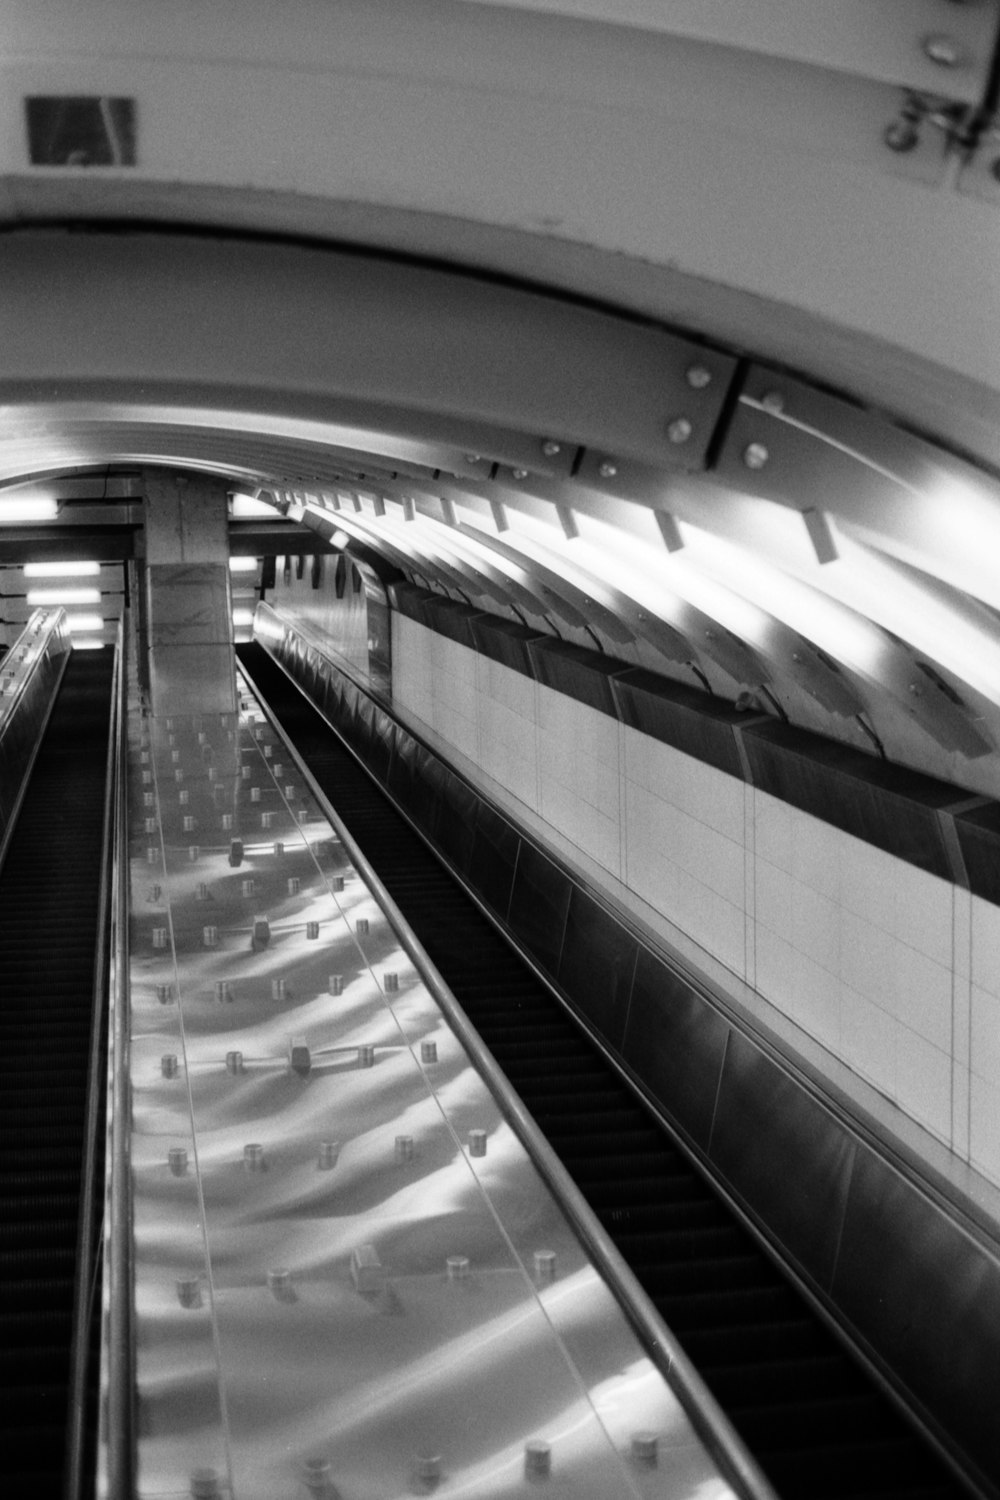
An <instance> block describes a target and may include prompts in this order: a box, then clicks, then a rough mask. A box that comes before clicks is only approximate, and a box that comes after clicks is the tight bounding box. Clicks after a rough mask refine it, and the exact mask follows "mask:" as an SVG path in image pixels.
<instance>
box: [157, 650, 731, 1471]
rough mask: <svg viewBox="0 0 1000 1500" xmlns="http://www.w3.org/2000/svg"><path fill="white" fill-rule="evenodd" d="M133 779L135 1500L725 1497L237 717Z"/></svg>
mask: <svg viewBox="0 0 1000 1500" xmlns="http://www.w3.org/2000/svg"><path fill="white" fill-rule="evenodd" d="M301 665H302V667H303V669H305V668H306V666H307V663H305V662H303V663H302V664H301ZM314 675H315V674H314ZM130 755H131V765H130V838H129V858H130V878H131V891H132V921H131V945H132V947H131V959H130V979H131V1007H132V1049H131V1083H132V1099H133V1113H132V1131H133V1139H132V1170H133V1195H134V1203H135V1217H134V1226H135V1327H136V1365H137V1381H138V1389H137V1403H138V1431H139V1440H138V1441H139V1452H138V1476H139V1479H138V1492H139V1494H140V1496H142V1497H152V1496H167V1495H171V1496H178V1495H188V1494H201V1495H211V1494H217V1495H222V1496H230V1497H233V1500H235V1497H239V1500H258V1497H260V1500H272V1497H275V1496H288V1497H293V1496H301V1495H305V1494H311V1495H325V1496H327V1497H328V1500H329V1497H333V1496H335V1495H340V1496H342V1497H343V1500H363V1497H365V1500H367V1497H371V1500H375V1497H379V1500H381V1497H385V1496H394V1495H399V1496H403V1495H407V1494H429V1493H431V1492H432V1491H434V1490H435V1489H437V1488H438V1487H441V1488H442V1489H444V1488H446V1487H447V1490H448V1492H449V1493H456V1494H461V1495H463V1496H470V1497H472V1496H481V1497H483V1500H492V1497H495V1496H507V1495H509V1496H516V1495H528V1494H534V1493H536V1488H537V1486H538V1484H540V1483H541V1484H544V1485H546V1486H547V1487H548V1488H549V1489H550V1492H551V1493H553V1494H560V1493H561V1494H566V1495H569V1494H572V1495H573V1496H579V1497H582V1500H587V1497H593V1500H606V1497H608V1496H610V1495H622V1496H629V1497H638V1496H666V1495H671V1496H674V1495H680V1496H683V1495H691V1496H694V1495H696V1494H697V1495H698V1496H699V1497H705V1500H723V1497H726V1496H728V1495H730V1493H731V1491H730V1489H729V1487H728V1485H727V1484H726V1483H725V1482H724V1481H723V1480H722V1479H721V1478H720V1477H718V1475H717V1474H716V1473H715V1470H714V1467H713V1465H712V1463H711V1461H710V1460H709V1459H708V1457H707V1455H706V1453H705V1451H704V1449H703V1447H702V1446H701V1443H700V1442H699V1440H698V1439H697V1438H696V1437H695V1435H694V1432H693V1430H692V1428H691V1426H690V1424H689V1422H688V1419H687V1418H686V1416H685V1415H684V1414H683V1411H682V1408H681V1407H680V1405H679V1403H678V1401H677V1399H676V1397H675V1396H674V1395H673V1394H672V1392H671V1391H670V1389H669V1387H668V1386H667V1385H666V1384H665V1382H664V1381H663V1379H662V1377H661V1376H660V1375H659V1374H658V1373H657V1372H656V1370H655V1368H654V1366H653V1365H652V1363H651V1361H650V1360H649V1359H648V1357H647V1356H646V1354H645V1353H644V1351H643V1349H642V1347H641V1345H640V1344H639V1342H638V1340H637V1338H636V1336H635V1334H634V1333H633V1332H632V1330H631V1327H630V1326H629V1324H628V1323H627V1322H626V1320H625V1318H624V1316H623V1315H622V1313H621V1311H620V1309H619V1307H618V1304H617V1303H616V1301H615V1299H614V1298H613V1297H612V1296H611V1294H610V1293H609V1291H608V1290H607V1288H606V1286H605V1284H604V1283H603V1281H601V1279H600V1277H599V1276H598V1275H597V1273H596V1271H595V1270H594V1267H593V1265H592V1264H591V1262H590V1261H589V1259H588V1256H587V1254H586V1253H585V1251H584V1250H583V1248H582V1247H581V1245H580V1243H579V1241H578V1240H577V1238H576V1236H575V1233H574V1232H573V1231H572V1230H571V1229H570V1226H569V1224H568V1222H567V1219H566V1217H565V1216H564V1214H563V1213H562V1211H561V1209H560V1208H559V1206H558V1204H557V1203H556V1201H555V1199H554V1198H553V1197H552V1195H551V1193H550V1192H549V1190H548V1188H547V1187H546V1186H545V1185H544V1183H543V1181H542V1179H541V1177H540V1176H539V1174H538V1172H537V1170H536V1169H535V1167H534V1166H533V1164H532V1162H531V1160H530V1159H529V1157H528V1156H527V1154H526V1152H525V1150H524V1148H523V1147H522V1146H521V1144H520V1142H519V1140H518V1138H517V1136H516V1135H515V1133H514V1131H513V1130H512V1128H511V1127H510V1125H508V1124H507V1122H506V1120H505V1119H504V1118H503V1116H502V1114H501V1112H500V1109H499V1107H498V1105H497V1103H496V1101H495V1099H494V1097H493V1095H492V1093H491V1092H490V1090H489V1088H488V1087H487V1086H486V1084H485V1082H484V1081H483V1080H482V1079H481V1078H480V1077H479V1075H478V1073H477V1072H476V1071H475V1069H474V1068H473V1067H472V1066H471V1065H470V1062H469V1058H468V1055H467V1053H466V1052H465V1049H464V1048H463V1046H462V1045H461V1044H460V1043H459V1042H458V1040H457V1037H456V1036H455V1034H454V1033H453V1032H452V1030H451V1029H450V1027H449V1025H448V1024H447V1022H446V1021H445V1019H444V1016H443V1015H442V1012H441V1010H440V1009H439V1007H438V1005H437V1003H436V1001H435V1000H434V999H433V997H432V996H431V994H430V993H429V991H428V990H427V988H426V987H425V985H424V983H423V981H422V979H421V978H420V975H419V974H418V972H417V970H416V969H415V967H414V964H413V962H412V960H411V959H410V958H409V956H408V954H407V952H406V951H405V950H404V948H403V947H402V945H401V942H400V940H399V938H398V937H397V935H396V933H395V931H394V929H393V928H392V926H391V925H390V923H389V921H388V920H387V918H386V917H385V915H384V913H383V912H382V910H381V908H380V906H379V905H378V903H377V901H376V900H375V899H374V897H373V896H372V894H371V892H370V891H369V889H368V887H367V886H366V885H365V883H364V881H363V880H362V879H361V878H360V877H359V875H358V872H357V871H356V870H355V868H354V867H353V865H352V864H351V862H350V860H349V859H348V857H347V855H346V853H345V851H344V849H343V847H342V845H341V844H340V841H339V838H338V837H337V834H336V832H335V830H334V829H333V828H331V826H330V824H329V823H328V822H327V821H326V819H325V818H324V817H322V816H321V815H320V814H319V811H318V809H317V807H316V804H315V803H314V801H313V799H312V796H311V794H310V793H309V791H308V789H307V788H306V787H304V786H303V785H301V784H300V778H299V777H298V776H297V774H296V767H295V765H294V763H293V762H292V761H290V759H289V758H288V756H287V753H286V751H285V749H284V746H283V743H282V741H281V740H280V739H279V738H278V737H277V736H276V734H275V733H274V732H273V731H272V729H271V728H270V726H269V725H267V724H266V723H264V722H263V720H262V717H261V716H260V714H259V712H258V711H257V708H256V705H255V704H254V703H253V701H252V700H251V699H250V697H249V695H248V694H247V693H246V691H245V690H244V691H243V696H242V707H241V713H240V715H239V718H238V720H237V718H236V717H234V716H233V715H230V714H225V713H223V714H202V715H201V716H196V715H183V716H172V717H169V718H167V717H158V718H155V719H146V718H143V717H141V715H139V714H138V713H134V714H133V716H132V720H131V746H130Z"/></svg>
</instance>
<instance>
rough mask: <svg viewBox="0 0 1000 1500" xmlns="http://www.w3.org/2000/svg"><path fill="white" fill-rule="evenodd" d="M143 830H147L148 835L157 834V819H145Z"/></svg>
mask: <svg viewBox="0 0 1000 1500" xmlns="http://www.w3.org/2000/svg"><path fill="white" fill-rule="evenodd" d="M143 828H144V829H145V831H146V833H155V832H156V819H155V818H145V819H144V820H143Z"/></svg>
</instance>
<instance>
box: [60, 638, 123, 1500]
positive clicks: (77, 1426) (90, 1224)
mask: <svg viewBox="0 0 1000 1500" xmlns="http://www.w3.org/2000/svg"><path fill="white" fill-rule="evenodd" d="M114 652H115V660H114V669H113V676H112V687H111V706H110V711H109V721H110V722H109V726H108V727H109V732H108V750H107V756H106V760H105V772H104V819H103V824H102V829H101V875H100V885H99V891H98V901H97V939H96V943H95V950H94V990H93V1003H92V1006H91V1027H90V1047H89V1055H88V1062H87V1103H86V1114H85V1118H84V1133H83V1171H82V1178H81V1188H80V1208H79V1222H78V1227H77V1251H76V1283H75V1286H74V1289H73V1341H72V1345H71V1356H70V1388H69V1421H68V1431H67V1440H66V1466H65V1475H64V1481H63V1496H64V1500H80V1497H81V1496H83V1495H84V1494H85V1493H86V1490H85V1488H84V1486H85V1476H84V1472H83V1466H84V1462H85V1455H86V1449H87V1384H88V1376H89V1373H90V1368H89V1367H90V1327H91V1320H92V1317H93V1297H94V1278H95V1276H96V1272H97V1265H98V1260H99V1252H98V1245H97V1234H96V1230H97V1225H98V1217H97V1216H98V1213H99V1212H100V1211H101V1208H102V1207H103V1204H102V1199H101V1195H100V1193H99V1191H98V1183H97V1181H96V1174H97V1164H98V1161H99V1155H100V1153H99V1146H98V1132H99V1131H100V1130H101V1128H102V1126H103V1123H104V1122H103V1113H104V1104H105V1097H104V1096H105V1094H106V1089H107V1082H106V1079H105V1077H104V1071H103V1068H102V1066H101V1063H102V1056H101V1052H102V1033H103V1022H104V1015H105V1007H106V1005H107V1004H108V989H109V986H108V982H109V978H110V962H109V961H110V953H111V946H112V944H113V942H114V934H115V925H116V924H115V913H114V910H113V905H112V903H113V901H114V890H115V879H116V865H117V863H118V861H117V858H116V854H117V847H116V846H117V837H118V832H119V828H120V822H121V817H120V804H121V780H122V761H121V755H120V753H119V752H120V741H121V725H122V722H123V719H124V692H123V690H124V681H125V672H124V655H123V653H124V640H123V631H122V627H121V624H120V623H119V627H118V638H117V640H116V643H115V647H114Z"/></svg>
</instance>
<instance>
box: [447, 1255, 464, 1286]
mask: <svg viewBox="0 0 1000 1500" xmlns="http://www.w3.org/2000/svg"><path fill="white" fill-rule="evenodd" d="M444 1268H445V1271H446V1273H447V1276H448V1280H449V1281H464V1280H465V1278H466V1276H468V1274H469V1257H468V1256H467V1255H449V1256H448V1258H447V1260H446V1261H445V1263H444Z"/></svg>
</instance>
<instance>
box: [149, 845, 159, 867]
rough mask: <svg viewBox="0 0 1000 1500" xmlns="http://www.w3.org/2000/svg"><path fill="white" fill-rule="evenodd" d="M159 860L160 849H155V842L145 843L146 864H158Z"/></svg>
mask: <svg viewBox="0 0 1000 1500" xmlns="http://www.w3.org/2000/svg"><path fill="white" fill-rule="evenodd" d="M159 862H160V851H159V849H157V847H156V845H155V844H147V846H146V863H147V865H158V864H159Z"/></svg>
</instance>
